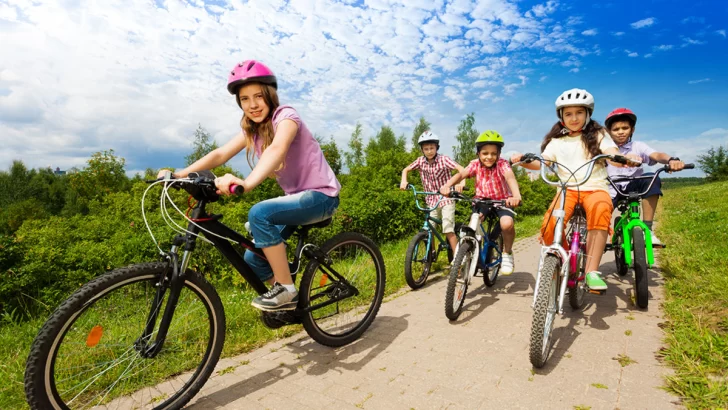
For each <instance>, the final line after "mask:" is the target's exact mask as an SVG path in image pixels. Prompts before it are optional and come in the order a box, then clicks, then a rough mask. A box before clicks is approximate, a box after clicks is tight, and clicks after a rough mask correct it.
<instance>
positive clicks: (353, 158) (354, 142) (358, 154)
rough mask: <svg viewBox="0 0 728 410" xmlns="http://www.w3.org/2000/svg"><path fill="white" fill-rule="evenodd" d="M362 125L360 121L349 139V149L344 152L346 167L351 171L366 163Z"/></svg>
mask: <svg viewBox="0 0 728 410" xmlns="http://www.w3.org/2000/svg"><path fill="white" fill-rule="evenodd" d="M361 133H362V127H361V124H359V123H358V122H357V123H356V128H354V132H353V133H352V134H351V139H350V140H349V151H347V152H346V153H344V158H345V162H346V167H347V168H349V170H350V171H351V170H352V169H354V168H357V167H361V166H363V165H364V143H363V142H362V138H361Z"/></svg>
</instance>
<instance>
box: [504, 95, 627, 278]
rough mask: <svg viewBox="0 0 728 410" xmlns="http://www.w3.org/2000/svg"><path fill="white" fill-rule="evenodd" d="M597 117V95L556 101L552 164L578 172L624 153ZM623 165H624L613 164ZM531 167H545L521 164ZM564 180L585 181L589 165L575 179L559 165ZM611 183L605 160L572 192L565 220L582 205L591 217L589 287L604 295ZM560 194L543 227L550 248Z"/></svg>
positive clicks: (548, 144) (545, 147) (545, 152)
mask: <svg viewBox="0 0 728 410" xmlns="http://www.w3.org/2000/svg"><path fill="white" fill-rule="evenodd" d="M593 113H594V97H593V96H592V95H591V93H589V92H587V91H586V90H581V89H578V88H574V89H571V90H567V91H564V92H563V93H562V94H561V95H560V96H559V97H558V98H557V99H556V115H557V116H558V118H559V121H557V122H556V124H554V126H553V127H552V128H551V131H549V132H548V134H546V136H545V137H544V139H543V142H542V143H541V156H542V157H543V158H544V159H547V160H550V161H556V162H558V163H560V164H564V165H565V166H566V167H567V168H568V169H570V170H577V169H579V168H580V167H581V166H582V165H583V164H585V163H586V162H587V161H589V160H591V159H592V158H594V157H595V156H597V155H600V154H602V153H603V154H619V150H618V149H617V146H616V145H615V144H614V142H613V141H612V138H610V137H609V135H607V133H606V132H605V130H604V127H602V126H601V125H600V124H599V123H598V122H596V121H594V120H593V119H591V116H592V114H593ZM520 160H521V154H520V153H516V154H513V155H512V157H511V161H512V162H519V161H520ZM614 165H615V166H618V167H621V166H623V165H621V164H616V163H615V164H614ZM521 166H523V167H525V168H529V169H534V170H537V169H539V168H540V164H539V163H537V162H532V163H529V164H521ZM557 169H558V172H559V178H561V179H562V180H564V181H566V180H569V179H572V180H574V179H576V180H577V181H581V180H582V179H583V177H584V176H585V173H586V167H584V168H581V170H580V171H578V172H576V175H575V176H571V173H570V172H568V171H566V170H565V169H564V168H563V167H557ZM608 187H609V182H608V181H607V170H606V167H605V165H604V164H603V163H601V161H600V162H599V163H597V164H596V165H595V166H594V170H593V172H592V175H591V177H590V178H589V180H588V181H587V182H586V183H584V184H583V185H581V186H580V187H578V190H577V189H576V188H574V189H571V188H569V189H567V191H566V202H565V205H564V211H565V213H566V215H565V217H564V221H568V220H569V218H571V215H572V214H573V212H574V207H575V206H576V204H577V202H579V203H581V205H582V206H583V207H584V210H585V211H586V219H587V230H588V235H587V259H586V261H587V262H586V271H587V272H588V273H587V275H586V283H587V286H588V287H589V288H590V289H593V290H597V291H605V290H606V289H607V284H606V282H604V280H603V279H602V277H601V272H599V270H598V269H599V264H600V263H601V260H602V254H603V253H604V246H605V245H606V243H607V236H608V233H609V227H610V222H611V218H612V211H613V210H614V207H613V205H612V198H611V197H610V195H609V189H608ZM558 199H559V195H558V194H557V195H556V197H555V198H554V200H553V201H552V202H551V205H550V206H549V210H547V211H546V215H544V220H543V223H542V225H541V237H542V240H543V243H544V244H547V245H549V244H551V243H552V242H553V240H554V238H553V236H554V235H553V234H554V226H555V225H556V218H555V217H553V215H552V209H553V208H554V207H556V206H558Z"/></svg>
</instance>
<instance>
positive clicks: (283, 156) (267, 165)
mask: <svg viewBox="0 0 728 410" xmlns="http://www.w3.org/2000/svg"><path fill="white" fill-rule="evenodd" d="M277 88H278V83H277V80H276V77H275V75H274V74H273V72H272V71H271V70H270V69H269V68H268V67H266V66H265V65H264V64H263V63H261V62H259V61H255V60H247V61H243V62H242V63H239V64H236V65H235V67H233V69H232V71H231V72H230V75H229V77H228V84H227V90H228V91H229V92H230V94H232V95H234V96H235V102H236V103H237V105H238V106H239V107H240V108H241V109H242V110H243V117H242V119H241V120H240V126H241V128H242V130H241V131H240V132H239V133H238V135H236V136H235V137H234V138H233V139H231V140H230V141H229V142H227V143H226V144H225V145H223V146H222V147H220V148H217V149H215V150H213V151H212V152H210V153H209V154H207V155H205V156H204V157H202V158H201V159H199V160H198V161H196V162H195V163H193V164H192V165H190V166H188V167H187V168H185V169H183V170H180V171H177V172H175V173H174V176H175V177H186V176H187V175H188V174H189V173H190V172H193V171H201V170H207V169H212V168H215V167H217V166H220V165H222V164H224V163H226V162H227V161H228V160H229V159H230V158H232V157H233V156H235V155H237V154H238V153H239V152H240V151H242V150H244V149H245V150H247V158H248V163H249V164H250V165H251V168H252V171H251V172H250V174H249V175H248V177H247V178H245V179H244V180H243V179H241V178H238V177H236V176H234V175H232V174H226V175H224V176H223V177H221V178H217V179H216V180H215V185H216V186H217V188H218V189H219V191H220V193H222V194H224V195H230V185H232V184H235V185H240V186H242V187H243V190H244V192H250V191H252V190H253V189H254V188H255V187H257V186H258V185H260V184H261V183H262V182H263V181H264V180H265V179H266V178H268V177H274V178H275V179H276V181H277V182H278V185H280V187H281V188H282V189H283V192H285V194H286V195H285V196H282V197H278V198H273V199H268V200H265V201H261V202H258V203H257V204H255V205H253V207H252V208H250V212H249V213H248V221H249V222H250V230H251V232H252V234H253V237H254V238H255V246H256V247H258V248H262V249H263V253H264V254H265V257H266V259H267V260H264V259H262V258H261V257H259V256H257V255H255V254H253V253H252V252H246V253H245V261H246V262H247V263H248V265H250V266H251V268H252V269H253V271H255V273H256V274H257V275H258V277H260V279H261V280H263V281H267V282H268V283H269V284H271V285H273V287H272V288H271V289H270V290H269V291H268V292H267V293H265V294H263V295H261V296H259V297H257V298H255V299H254V300H253V302H252V305H253V306H255V307H256V308H258V309H261V310H267V311H275V310H292V309H295V308H296V304H297V303H298V292H297V291H296V287H295V285H294V284H293V281H292V279H291V272H290V270H289V268H288V260H287V259H286V248H285V244H284V241H285V239H287V238H284V236H283V235H284V234H282V232H284V228H285V227H286V226H287V225H306V224H312V223H316V222H320V221H323V220H325V219H327V218H329V217H331V215H333V213H334V211H335V210H336V208H337V207H338V206H339V196H338V195H339V190H340V189H341V185H340V184H339V181H338V180H337V179H336V175H334V172H333V170H332V169H331V167H330V166H329V164H328V162H326V159H325V158H324V155H323V152H322V151H321V147H320V146H319V144H318V142H316V140H315V139H314V137H313V135H312V134H311V131H309V129H308V127H306V124H305V123H304V122H303V121H302V120H301V117H300V116H299V115H298V112H296V110H295V109H293V108H292V107H290V106H288V105H280V103H279V102H278V94H277ZM254 154H255V156H257V157H258V163H257V164H255V165H254V164H253V158H254ZM163 174H164V170H162V171H160V172H159V176H162V175H163Z"/></svg>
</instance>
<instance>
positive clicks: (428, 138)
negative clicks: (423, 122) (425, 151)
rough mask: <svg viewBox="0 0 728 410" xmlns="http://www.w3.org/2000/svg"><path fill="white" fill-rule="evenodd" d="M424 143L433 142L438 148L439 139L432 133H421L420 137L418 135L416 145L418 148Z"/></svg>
mask: <svg viewBox="0 0 728 410" xmlns="http://www.w3.org/2000/svg"><path fill="white" fill-rule="evenodd" d="M425 142H434V143H435V144H437V146H438V147H439V146H440V138H439V137H438V136H437V135H435V134H434V133H433V132H432V131H425V132H423V133H422V135H420V137H419V138H417V144H419V145H420V147H421V146H422V144H424V143H425Z"/></svg>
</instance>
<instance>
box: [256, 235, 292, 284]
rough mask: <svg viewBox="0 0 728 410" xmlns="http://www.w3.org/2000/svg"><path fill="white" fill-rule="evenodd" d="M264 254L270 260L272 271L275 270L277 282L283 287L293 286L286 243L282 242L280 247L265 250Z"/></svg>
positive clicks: (275, 246)
mask: <svg viewBox="0 0 728 410" xmlns="http://www.w3.org/2000/svg"><path fill="white" fill-rule="evenodd" d="M263 253H264V254H265V257H266V259H268V263H270V267H271V269H273V277H274V278H275V280H276V282H278V283H280V284H281V285H291V284H293V279H292V278H291V271H290V268H289V267H288V258H287V255H286V245H285V243H283V242H281V243H279V244H278V245H273V246H271V247H268V248H263Z"/></svg>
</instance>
